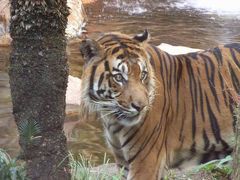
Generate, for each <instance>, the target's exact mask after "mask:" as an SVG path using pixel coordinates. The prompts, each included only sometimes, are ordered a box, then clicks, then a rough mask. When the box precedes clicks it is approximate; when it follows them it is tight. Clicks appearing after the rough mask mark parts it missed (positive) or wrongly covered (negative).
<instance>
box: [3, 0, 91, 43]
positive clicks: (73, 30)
mask: <svg viewBox="0 0 240 180" xmlns="http://www.w3.org/2000/svg"><path fill="white" fill-rule="evenodd" d="M67 4H68V7H69V8H70V15H69V16H68V25H67V29H66V35H67V37H76V36H80V35H81V33H82V28H83V27H84V25H85V23H84V22H85V19H86V13H85V11H84V8H83V4H82V1H81V0H68V2H67ZM9 22H10V4H9V0H1V1H0V46H1V45H9V44H10V42H11V38H10V36H9V34H8V33H9Z"/></svg>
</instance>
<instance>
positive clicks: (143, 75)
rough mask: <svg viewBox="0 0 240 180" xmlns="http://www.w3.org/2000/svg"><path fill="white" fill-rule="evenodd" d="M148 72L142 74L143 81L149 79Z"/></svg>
mask: <svg viewBox="0 0 240 180" xmlns="http://www.w3.org/2000/svg"><path fill="white" fill-rule="evenodd" d="M147 75H148V73H147V71H143V72H142V74H141V80H145V79H146V78H147Z"/></svg>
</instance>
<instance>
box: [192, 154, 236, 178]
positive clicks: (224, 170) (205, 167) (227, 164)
mask: <svg viewBox="0 0 240 180" xmlns="http://www.w3.org/2000/svg"><path fill="white" fill-rule="evenodd" d="M232 170H233V169H232V157H231V156H230V155H229V156H226V157H225V158H223V159H219V160H213V161H209V162H207V163H205V164H201V165H199V166H197V167H196V168H194V169H193V173H197V172H200V171H206V172H208V173H211V175H212V177H213V178H214V179H220V178H227V177H229V176H230V175H231V173H232Z"/></svg>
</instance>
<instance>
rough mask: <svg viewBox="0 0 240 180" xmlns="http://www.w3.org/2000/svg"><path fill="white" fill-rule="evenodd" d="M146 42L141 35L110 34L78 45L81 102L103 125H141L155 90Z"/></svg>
mask: <svg viewBox="0 0 240 180" xmlns="http://www.w3.org/2000/svg"><path fill="white" fill-rule="evenodd" d="M148 38H149V34H148V32H147V31H145V32H144V33H143V34H139V35H136V36H134V37H129V36H127V35H124V34H118V33H110V34H105V35H104V36H102V37H101V38H100V39H98V40H97V41H94V40H91V39H87V40H84V41H82V43H81V45H80V52H81V54H82V56H83V58H84V61H85V65H84V70H83V76H82V95H81V98H82V99H81V102H82V104H84V105H83V106H85V108H87V109H88V110H90V112H92V111H98V112H100V114H101V117H102V119H104V120H105V121H107V120H109V119H111V122H112V120H114V121H116V122H117V123H120V124H122V125H124V126H133V125H136V124H138V123H139V122H141V120H142V119H143V118H144V117H145V115H146V112H147V111H148V110H149V108H150V106H151V104H152V102H153V99H154V89H155V77H154V71H153V69H152V66H151V64H150V56H149V54H148V52H147V51H146V49H145V47H144V46H145V45H146V42H147V40H148Z"/></svg>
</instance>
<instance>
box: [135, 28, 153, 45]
mask: <svg viewBox="0 0 240 180" xmlns="http://www.w3.org/2000/svg"><path fill="white" fill-rule="evenodd" d="M133 39H135V40H137V41H138V42H140V43H144V42H147V41H148V40H149V39H150V34H149V33H148V31H147V29H145V30H144V32H143V33H141V34H137V35H136V36H134V37H133Z"/></svg>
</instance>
